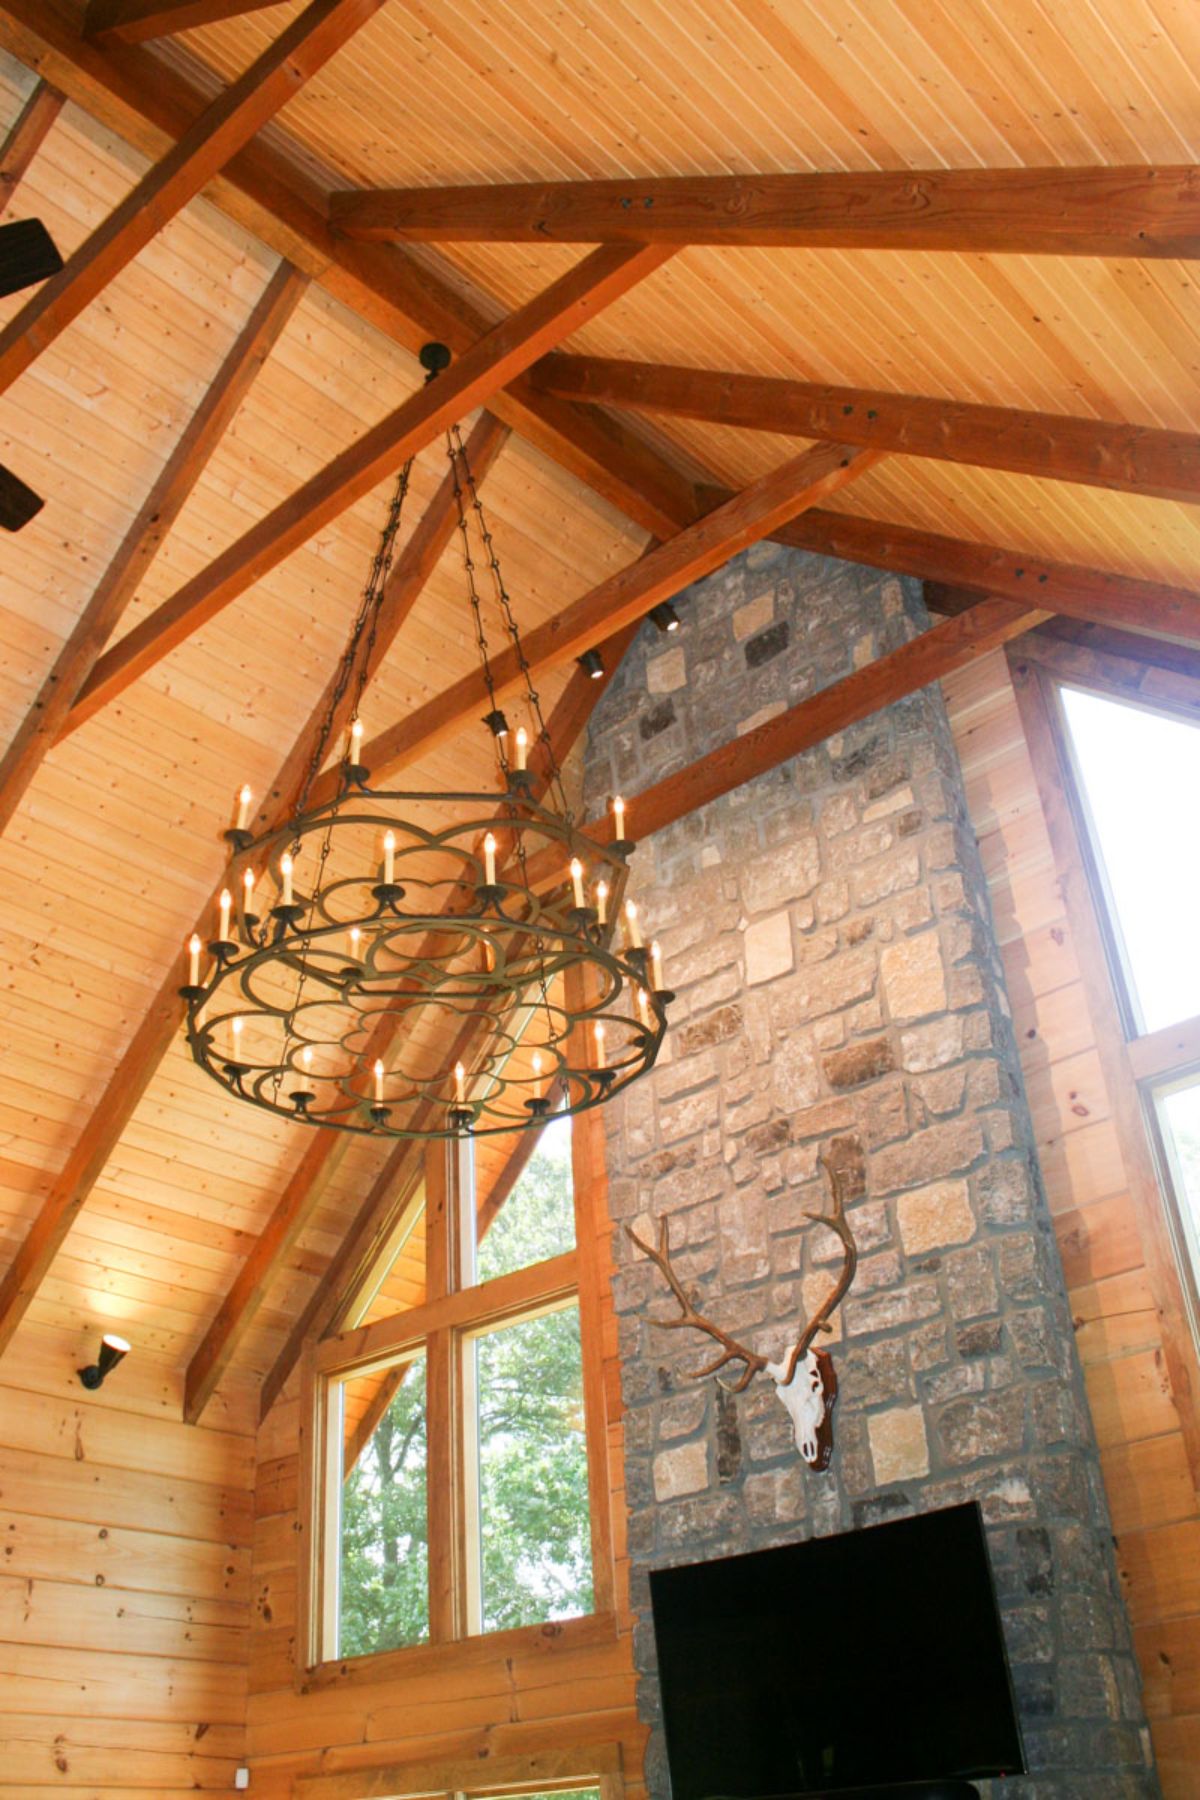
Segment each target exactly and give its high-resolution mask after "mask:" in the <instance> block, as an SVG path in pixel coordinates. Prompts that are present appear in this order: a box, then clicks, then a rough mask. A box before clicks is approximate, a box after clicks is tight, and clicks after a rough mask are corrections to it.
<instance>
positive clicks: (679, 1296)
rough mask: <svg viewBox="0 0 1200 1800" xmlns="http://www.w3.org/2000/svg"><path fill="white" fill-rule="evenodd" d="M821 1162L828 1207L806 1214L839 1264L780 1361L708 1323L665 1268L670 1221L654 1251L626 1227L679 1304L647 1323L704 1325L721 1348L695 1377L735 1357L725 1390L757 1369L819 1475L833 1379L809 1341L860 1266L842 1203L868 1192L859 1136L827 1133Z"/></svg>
mask: <svg viewBox="0 0 1200 1800" xmlns="http://www.w3.org/2000/svg"><path fill="white" fill-rule="evenodd" d="M821 1167H822V1168H823V1169H824V1171H825V1174H826V1177H827V1178H828V1181H829V1187H830V1192H831V1194H832V1197H833V1205H832V1208H831V1210H830V1211H829V1212H827V1213H808V1214H806V1215H805V1216H806V1217H807V1218H810V1219H815V1220H816V1222H817V1223H818V1224H820V1225H827V1226H828V1227H829V1229H830V1231H832V1232H834V1233H835V1234H836V1236H837V1237H839V1238H840V1239H841V1242H842V1251H843V1256H842V1269H841V1273H840V1275H839V1276H838V1278H837V1280H836V1282H835V1283H834V1285H833V1287H832V1289H831V1290H830V1293H829V1295H828V1297H827V1298H826V1299H825V1301H824V1302H823V1303H822V1305H821V1306H820V1307H819V1308H818V1309H817V1311H816V1312H815V1313H814V1314H813V1316H812V1318H811V1319H810V1320H809V1321H808V1323H807V1324H806V1325H805V1326H804V1328H803V1330H802V1331H801V1332H800V1335H799V1337H798V1338H797V1339H796V1342H795V1343H794V1344H793V1345H792V1348H791V1350H790V1351H789V1352H788V1353H787V1354H786V1355H785V1356H784V1357H782V1358H781V1360H780V1361H779V1362H771V1361H769V1360H768V1358H767V1357H765V1356H761V1355H760V1354H759V1353H758V1351H756V1350H748V1349H747V1348H746V1346H745V1345H744V1344H739V1343H738V1341H737V1339H736V1338H732V1337H730V1335H729V1333H728V1332H726V1331H722V1330H721V1328H720V1326H719V1325H714V1324H713V1323H712V1321H711V1320H710V1319H706V1318H705V1317H704V1316H703V1314H702V1313H699V1312H697V1311H696V1308H695V1306H694V1304H693V1302H692V1299H691V1296H690V1295H689V1294H688V1292H687V1290H686V1289H685V1288H684V1286H683V1283H682V1282H681V1281H680V1279H679V1277H678V1276H677V1275H676V1273H675V1271H674V1269H673V1268H672V1266H671V1241H670V1224H669V1222H668V1220H666V1219H663V1220H662V1221H661V1223H660V1225H659V1236H658V1249H657V1250H656V1249H654V1247H653V1246H652V1245H651V1244H647V1243H644V1242H643V1241H642V1239H641V1238H640V1237H638V1235H637V1233H636V1232H635V1231H634V1230H633V1228H632V1227H631V1226H629V1225H627V1226H626V1227H625V1230H626V1233H627V1234H628V1236H629V1237H630V1238H631V1239H632V1240H633V1242H634V1243H635V1244H636V1245H637V1247H638V1249H639V1250H641V1251H643V1252H644V1253H645V1254H646V1255H647V1256H648V1257H649V1258H650V1260H651V1262H652V1263H654V1264H655V1266H656V1267H657V1268H658V1269H659V1271H660V1272H661V1274H662V1275H663V1277H664V1278H665V1280H666V1282H667V1285H668V1286H669V1287H670V1289H671V1292H672V1293H673V1294H674V1296H675V1298H676V1300H677V1301H678V1302H679V1311H680V1316H679V1317H678V1318H677V1319H653V1320H652V1321H651V1323H652V1324H654V1325H659V1326H661V1327H662V1328H663V1329H664V1330H665V1331H678V1330H680V1329H682V1328H684V1327H688V1328H690V1329H692V1330H694V1331H702V1332H704V1333H705V1334H706V1336H708V1337H710V1338H714V1339H715V1340H716V1342H717V1343H718V1344H719V1345H720V1354H719V1355H718V1356H717V1357H715V1358H714V1360H713V1361H712V1362H710V1363H706V1364H705V1365H704V1367H703V1368H702V1369H695V1370H693V1371H692V1377H693V1379H694V1380H698V1379H700V1378H701V1377H702V1376H705V1375H715V1374H716V1373H717V1370H718V1369H723V1368H724V1367H725V1365H726V1363H730V1362H741V1363H743V1364H744V1365H745V1366H744V1368H743V1370H742V1373H741V1374H740V1375H739V1376H738V1379H737V1380H736V1381H735V1382H733V1383H731V1384H730V1391H731V1392H732V1393H735V1394H740V1393H742V1392H743V1391H744V1390H745V1389H746V1388H747V1387H749V1385H750V1383H751V1381H752V1380H753V1379H754V1377H755V1375H757V1374H759V1373H761V1374H763V1375H769V1376H770V1377H771V1379H772V1381H773V1382H774V1383H775V1391H776V1393H777V1394H778V1395H779V1398H780V1399H781V1400H782V1402H783V1404H784V1406H785V1407H786V1408H787V1410H788V1414H789V1416H790V1417H791V1421H792V1429H793V1432H794V1433H795V1438H796V1448H797V1450H799V1452H800V1454H801V1456H802V1457H803V1458H804V1460H805V1462H806V1463H808V1465H809V1467H810V1468H812V1469H815V1470H817V1471H818V1473H819V1472H821V1471H822V1470H825V1469H827V1468H828V1467H829V1463H830V1459H831V1458H832V1456H833V1408H834V1404H835V1402H836V1400H837V1391H838V1384H837V1374H836V1372H835V1370H834V1367H833V1358H832V1356H831V1355H830V1354H829V1352H828V1351H827V1350H814V1349H813V1348H812V1344H813V1340H814V1339H815V1338H816V1336H817V1333H818V1332H820V1331H830V1330H832V1326H831V1324H830V1320H831V1319H832V1317H833V1315H834V1313H835V1312H836V1311H837V1309H838V1307H839V1306H840V1305H841V1303H842V1301H843V1300H844V1299H845V1297H846V1295H847V1293H848V1292H849V1289H850V1284H851V1282H852V1281H853V1280H854V1271H855V1269H856V1268H857V1266H858V1247H857V1245H856V1244H855V1242H854V1233H853V1232H852V1231H851V1229H850V1223H849V1220H848V1219H847V1218H846V1203H847V1201H850V1200H857V1199H858V1198H859V1197H860V1196H861V1195H862V1194H865V1193H866V1191H867V1180H866V1160H865V1158H864V1156H863V1147H862V1144H861V1142H860V1140H859V1139H858V1138H855V1137H839V1138H832V1139H831V1140H830V1143H829V1147H828V1149H827V1150H826V1151H825V1153H824V1154H823V1155H822V1157H821Z"/></svg>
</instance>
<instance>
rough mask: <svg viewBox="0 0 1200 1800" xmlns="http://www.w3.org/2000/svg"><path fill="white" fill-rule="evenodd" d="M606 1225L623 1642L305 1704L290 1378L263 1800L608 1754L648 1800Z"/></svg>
mask: <svg viewBox="0 0 1200 1800" xmlns="http://www.w3.org/2000/svg"><path fill="white" fill-rule="evenodd" d="M600 1178H601V1179H602V1173H601V1176H600ZM596 1213H597V1215H599V1218H600V1223H599V1225H598V1229H597V1243H596V1250H597V1258H596V1260H597V1263H598V1265H599V1269H600V1274H601V1288H602V1314H603V1355H604V1386H605V1402H606V1410H607V1416H608V1421H609V1423H608V1438H609V1467H610V1471H611V1495H612V1509H613V1528H614V1534H615V1549H616V1575H617V1581H616V1590H617V1615H618V1616H617V1629H616V1632H615V1634H614V1632H613V1631H612V1630H611V1629H610V1630H608V1631H607V1632H600V1631H597V1632H596V1633H594V1634H592V1635H591V1636H590V1637H589V1639H588V1641H586V1642H583V1643H577V1644H576V1645H575V1646H573V1647H570V1648H567V1647H564V1646H563V1645H562V1644H559V1643H557V1642H556V1640H555V1638H554V1637H553V1636H551V1635H547V1637H546V1638H545V1639H544V1640H543V1641H542V1642H540V1643H539V1645H538V1647H537V1648H536V1649H535V1650H532V1651H529V1652H526V1653H524V1654H522V1655H517V1656H511V1655H505V1654H503V1653H502V1652H500V1651H498V1650H496V1649H494V1648H491V1647H489V1644H488V1640H487V1639H486V1638H483V1639H476V1640H475V1641H474V1642H473V1643H472V1644H469V1645H463V1646H461V1647H459V1646H446V1647H445V1648H440V1649H437V1650H424V1651H417V1652H414V1653H413V1667H412V1672H411V1673H405V1674H404V1675H402V1676H399V1677H397V1676H395V1675H393V1676H391V1677H390V1678H387V1677H385V1678H382V1679H381V1678H379V1677H378V1676H375V1677H372V1675H371V1674H370V1672H369V1671H368V1672H365V1673H363V1674H361V1675H350V1676H348V1677H342V1678H339V1679H336V1680H335V1681H334V1682H332V1683H331V1684H330V1685H327V1686H323V1687H318V1688H316V1689H314V1691H312V1692H309V1693H306V1694H300V1693H297V1691H296V1687H295V1661H294V1658H295V1648H294V1635H295V1627H296V1568H297V1554H296V1552H297V1542H298V1539H297V1526H298V1523H299V1520H298V1513H297V1482H298V1458H297V1454H296V1445H297V1433H298V1428H299V1401H298V1398H297V1386H298V1384H297V1382H296V1380H295V1378H293V1381H292V1382H291V1384H290V1385H289V1387H288V1389H287V1390H286V1392H285V1394H284V1396H283V1398H282V1399H281V1400H280V1402H279V1403H278V1405H277V1406H276V1407H275V1408H274V1409H273V1411H272V1412H271V1414H270V1416H269V1417H268V1418H267V1420H266V1422H265V1424H264V1425H263V1427H262V1430H261V1432H260V1434H259V1443H258V1455H259V1475H258V1486H257V1493H256V1506H255V1511H256V1518H255V1525H254V1576H253V1593H252V1610H251V1633H250V1696H249V1702H248V1747H249V1750H250V1756H251V1769H252V1780H253V1792H254V1794H255V1796H256V1800H284V1797H285V1796H290V1795H291V1793H292V1784H293V1782H294V1780H295V1779H296V1777H297V1776H299V1775H315V1774H334V1773H338V1772H342V1771H350V1770H365V1769H369V1768H373V1767H378V1766H379V1765H380V1764H384V1763H411V1764H421V1763H428V1762H433V1761H434V1760H438V1759H445V1758H448V1757H470V1758H474V1757H479V1756H496V1757H499V1756H508V1755H522V1754H525V1753H526V1752H529V1751H539V1750H556V1749H560V1748H564V1747H575V1746H580V1745H599V1744H615V1745H618V1746H619V1747H620V1749H621V1752H622V1755H623V1758H624V1766H625V1770H626V1789H627V1793H628V1795H629V1796H630V1800H641V1795H642V1794H643V1792H644V1789H643V1786H642V1781H641V1762H642V1754H643V1748H644V1742H645V1733H644V1731H643V1729H642V1727H641V1726H640V1725H639V1724H638V1721H637V1715H636V1711H635V1707H634V1675H633V1654H632V1642H631V1631H632V1622H631V1619H630V1616H629V1605H628V1590H629V1581H628V1555H627V1550H626V1544H625V1495H624V1488H623V1442H622V1428H621V1393H620V1373H619V1364H618V1358H617V1332H616V1320H615V1318H614V1316H613V1312H612V1304H611V1300H610V1298H609V1292H608V1289H609V1272H610V1269H611V1258H612V1248H611V1244H612V1227H611V1224H610V1223H609V1221H608V1218H607V1207H606V1205H605V1203H604V1199H603V1194H602V1193H601V1194H600V1196H598V1205H597V1207H596ZM587 1260H588V1259H587V1258H586V1257H585V1258H584V1259H583V1261H584V1263H585V1265H586V1262H587Z"/></svg>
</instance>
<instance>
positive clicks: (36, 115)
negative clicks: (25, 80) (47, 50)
mask: <svg viewBox="0 0 1200 1800" xmlns="http://www.w3.org/2000/svg"><path fill="white" fill-rule="evenodd" d="M65 104H66V101H65V99H64V96H63V95H62V94H60V93H59V92H58V89H57V88H52V87H51V86H50V84H49V82H46V81H39V82H38V84H37V86H36V87H35V88H34V90H33V92H32V94H30V96H29V98H28V100H27V101H26V102H25V105H24V106H23V107H22V108H21V111H20V113H19V114H18V115H17V119H16V122H15V123H14V125H13V127H12V129H11V131H10V132H9V133H8V136H7V137H6V138H5V140H4V143H3V145H0V213H2V212H3V211H4V209H5V207H6V206H7V205H8V203H9V201H10V200H11V199H12V197H13V194H14V193H15V192H16V190H17V188H18V186H19V185H20V183H21V180H22V178H23V177H24V175H25V172H26V170H27V169H28V168H29V165H30V163H31V162H32V161H33V159H34V157H35V156H36V155H37V153H38V151H39V150H40V149H41V147H42V144H43V142H44V141H45V138H46V134H47V132H48V131H49V130H50V127H51V126H52V125H53V123H54V121H55V119H57V117H58V115H59V113H60V112H61V111H62V109H63V107H64V105H65Z"/></svg>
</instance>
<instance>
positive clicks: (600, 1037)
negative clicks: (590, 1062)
mask: <svg viewBox="0 0 1200 1800" xmlns="http://www.w3.org/2000/svg"><path fill="white" fill-rule="evenodd" d="M596 1067H597V1068H598V1069H602V1068H603V1067H604V1025H603V1022H602V1021H601V1020H600V1019H597V1020H596Z"/></svg>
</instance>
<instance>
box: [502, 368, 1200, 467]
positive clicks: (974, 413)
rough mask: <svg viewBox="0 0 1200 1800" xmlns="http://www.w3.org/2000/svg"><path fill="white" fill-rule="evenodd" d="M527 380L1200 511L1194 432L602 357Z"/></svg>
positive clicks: (651, 408) (596, 397) (715, 420)
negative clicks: (1193, 505)
mask: <svg viewBox="0 0 1200 1800" xmlns="http://www.w3.org/2000/svg"><path fill="white" fill-rule="evenodd" d="M530 373H531V378H532V380H533V381H534V383H535V385H536V386H537V388H538V389H539V391H541V392H543V393H547V394H556V395H558V397H559V398H560V399H567V400H585V401H592V402H595V403H596V404H598V405H601V406H622V407H632V408H633V409H634V410H636V411H642V410H644V411H647V412H654V413H667V414H670V415H672V416H674V417H677V418H684V419H701V420H703V421H705V422H706V423H708V424H715V425H736V426H741V427H743V428H744V429H746V430H750V431H770V432H778V433H781V434H783V435H785V436H789V437H803V438H823V439H827V440H830V439H832V440H836V441H837V442H838V443H842V444H863V445H866V446H868V447H870V448H872V449H876V450H890V451H895V452H897V453H899V454H901V455H904V456H930V457H936V458H939V459H940V460H942V461H945V462H959V463H971V464H975V465H977V466H979V467H981V468H986V469H1007V470H1010V471H1012V472H1013V473H1014V474H1018V475H1036V476H1039V477H1041V478H1043V479H1048V480H1052V481H1077V482H1083V483H1085V484H1087V485H1088V486H1091V487H1102V488H1116V489H1118V490H1120V491H1122V492H1125V493H1130V494H1150V495H1154V496H1156V497H1157V498H1159V499H1162V500H1184V501H1195V500H1200V436H1197V435H1196V434H1195V433H1194V432H1188V431H1160V430H1157V429H1155V428H1153V427H1151V426H1147V425H1112V424H1108V423H1106V422H1104V421H1102V420H1099V419H1077V418H1070V417H1067V416H1065V415H1063V414H1059V413H1035V412H1021V411H1019V410H1017V409H1015V408H1011V407H1003V406H976V405H970V404H967V403H966V402H964V401H958V400H935V399H929V398H927V397H925V396H923V395H917V394H892V393H887V392H884V391H883V390H878V391H877V390H874V389H870V388H843V387H829V386H827V385H824V384H818V383H815V382H806V381H789V380H784V379H780V378H778V377H771V376H765V375H734V374H727V373H726V374H722V373H717V372H715V371H713V370H710V369H685V368H678V367H675V366H673V365H670V364H667V363H637V362H621V361H617V360H605V359H603V358H600V357H586V356H563V355H561V354H557V355H553V356H547V357H543V359H542V361H541V362H540V363H538V364H537V365H536V367H535V368H534V369H532V370H531V372H530Z"/></svg>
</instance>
